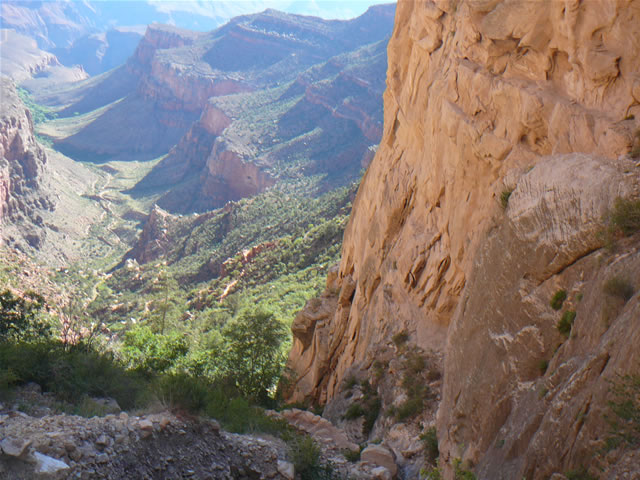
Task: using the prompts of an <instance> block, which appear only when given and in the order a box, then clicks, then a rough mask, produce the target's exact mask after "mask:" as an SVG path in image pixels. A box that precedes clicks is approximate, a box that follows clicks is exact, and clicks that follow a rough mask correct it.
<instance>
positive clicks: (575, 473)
mask: <svg viewBox="0 0 640 480" xmlns="http://www.w3.org/2000/svg"><path fill="white" fill-rule="evenodd" d="M564 476H565V477H567V480H598V477H595V476H593V475H591V474H590V473H589V471H588V470H587V469H586V468H585V467H581V468H579V469H577V470H569V471H568V472H565V474H564Z"/></svg>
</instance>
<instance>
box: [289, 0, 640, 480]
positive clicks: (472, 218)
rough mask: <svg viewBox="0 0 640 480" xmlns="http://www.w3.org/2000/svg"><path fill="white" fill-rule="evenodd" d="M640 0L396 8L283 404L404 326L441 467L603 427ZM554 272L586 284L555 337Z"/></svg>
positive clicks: (484, 473)
mask: <svg viewBox="0 0 640 480" xmlns="http://www.w3.org/2000/svg"><path fill="white" fill-rule="evenodd" d="M639 7H640V5H639V4H638V2H635V1H631V2H629V1H622V0H621V1H610V2H571V1H567V2H549V3H548V4H547V7H546V8H540V6H539V4H538V3H536V2H527V1H518V0H515V1H497V0H496V1H466V2H454V1H447V0H445V1H425V2H409V1H406V2H404V1H400V2H399V3H398V7H397V14H396V25H395V30H394V34H393V36H392V39H391V41H390V43H389V47H388V54H389V70H388V74H387V91H386V93H385V96H384V103H385V105H384V108H385V112H384V118H385V123H384V133H383V138H382V141H381V144H380V147H379V149H378V152H377V154H376V156H375V158H374V160H373V161H372V163H371V165H370V167H369V169H368V170H367V172H366V174H365V177H364V179H363V181H362V184H361V186H360V190H359V193H358V196H357V198H356V201H355V202H354V207H353V215H352V218H351V221H350V223H349V226H348V228H347V231H346V233H345V238H344V245H343V251H342V260H341V263H340V267H339V271H338V273H337V275H336V276H330V278H329V280H328V288H327V290H326V291H325V293H324V294H323V296H322V297H321V298H320V302H318V301H314V302H311V303H310V304H309V306H308V307H307V310H305V311H304V312H302V313H301V314H300V315H299V316H298V318H297V319H296V321H295V322H294V325H293V332H294V344H293V349H292V352H291V356H290V361H289V367H290V368H292V369H293V370H294V371H295V374H296V383H295V385H294V388H293V390H292V391H291V392H290V398H291V399H292V400H296V401H305V400H306V401H310V402H317V403H321V404H323V403H326V402H330V401H331V400H332V398H334V397H335V396H336V394H337V393H338V392H339V391H340V389H341V388H342V385H343V380H344V378H345V376H346V375H347V372H349V371H353V370H354V369H359V370H365V371H366V370H369V371H371V369H372V365H373V363H374V361H375V360H376V357H377V355H378V354H379V352H380V351H382V350H384V349H385V348H387V347H388V346H389V344H390V343H391V339H392V337H393V335H394V334H397V333H399V332H406V334H407V335H408V339H409V342H412V343H415V344H416V345H417V346H419V347H420V348H423V349H425V350H429V349H431V350H434V351H436V352H440V353H442V354H443V355H444V357H445V372H444V385H443V399H442V402H441V404H440V409H439V415H438V438H439V440H440V443H441V449H440V453H441V459H442V463H443V466H444V467H445V477H446V478H451V475H452V470H451V468H452V465H453V462H454V460H455V459H457V458H459V459H461V460H463V461H464V460H468V464H469V465H473V466H476V472H477V473H479V475H480V476H479V478H492V479H494V478H521V477H522V476H523V475H524V476H526V478H527V479H529V478H535V479H537V478H548V475H550V474H551V473H553V472H565V471H569V470H572V469H578V468H580V467H581V465H583V464H584V462H585V461H586V459H587V458H588V457H587V452H588V451H591V450H589V448H591V447H593V442H594V441H596V440H597V439H598V438H600V439H602V438H603V437H602V436H603V435H604V433H605V432H606V422H605V421H604V420H603V418H602V415H601V414H602V412H603V409H604V408H605V407H606V400H605V397H606V392H607V390H606V388H605V387H604V386H605V385H606V384H607V382H606V379H607V378H612V377H611V376H615V375H616V374H618V373H621V374H624V373H628V372H631V371H633V369H634V368H635V369H636V371H637V362H636V365H635V366H634V365H633V362H634V359H633V355H631V354H630V350H629V349H630V348H632V345H633V343H632V342H633V340H632V338H633V336H634V335H635V333H633V332H635V330H634V328H635V327H634V328H631V327H630V326H629V325H627V327H628V328H629V330H627V331H626V332H627V335H628V337H627V336H626V335H623V334H622V330H624V328H625V327H623V326H622V325H623V324H625V323H624V322H625V320H624V319H625V318H627V317H626V316H627V315H631V316H632V315H633V312H634V311H635V310H634V309H635V308H636V307H634V305H635V303H634V302H635V301H636V300H634V299H632V300H631V301H630V302H628V303H627V304H626V307H624V309H623V310H621V311H620V313H619V315H618V314H616V315H613V316H612V317H611V318H612V320H611V322H612V323H611V325H614V324H615V325H616V326H617V325H621V326H620V327H619V328H620V329H621V330H620V331H618V330H617V328H611V329H604V327H602V325H601V323H602V322H601V320H599V318H598V315H597V314H596V313H594V309H596V305H598V302H599V301H604V300H603V298H604V297H603V294H602V284H603V282H604V281H605V280H606V278H607V276H608V275H609V276H610V275H612V274H613V273H612V270H608V269H613V265H614V264H615V265H618V266H617V267H616V268H623V265H624V268H627V269H628V270H629V272H630V275H631V276H632V278H633V275H636V277H635V278H637V270H636V266H635V263H634V262H636V260H634V258H636V257H635V255H636V254H635V253H634V252H635V251H636V250H635V248H636V247H635V246H633V245H630V246H628V248H630V250H629V252H630V253H627V254H625V259H626V260H624V262H628V263H624V262H622V263H620V262H618V261H617V260H616V259H615V258H614V259H611V258H609V257H606V254H605V253H603V252H602V251H601V247H602V246H603V241H602V239H601V238H599V237H598V236H597V231H598V229H600V228H601V227H602V215H603V214H604V213H605V212H606V211H607V209H608V208H610V207H611V206H612V205H613V202H614V200H615V198H616V197H617V196H633V195H636V194H638V178H639V177H640V169H639V167H638V166H637V163H636V162H637V161H634V160H632V159H631V158H630V156H628V153H629V152H630V150H631V149H632V147H633V145H634V135H635V134H636V132H637V131H638V129H639V128H640V121H639V120H638V118H640V101H639V98H638V93H637V91H638V88H640V87H639V85H640V83H639V82H640V77H639V76H638V72H639V71H640V56H639V55H638V45H639V43H638V38H639V36H640V31H639V30H638V24H637V18H638V17H637V16H638V13H639ZM504 207H506V208H504ZM600 255H605V256H604V257H602V258H603V259H602V260H597V261H596V260H594V259H597V258H598V257H599V256H600ZM594 262H595V263H594ZM598 262H601V263H600V264H598ZM633 272H636V273H633ZM569 278H571V280H570V281H569ZM580 282H583V283H580ZM561 287H565V288H567V291H570V290H571V288H575V289H576V292H577V291H578V290H581V289H583V288H584V289H588V292H590V293H587V290H585V291H584V297H585V299H587V297H590V298H589V300H588V301H587V302H585V303H582V304H580V305H579V306H577V307H576V308H577V317H576V326H575V329H576V330H575V334H576V336H577V339H575V340H574V338H573V334H572V337H571V339H570V340H568V341H566V342H564V343H563V341H562V336H561V335H560V334H559V333H558V330H557V328H556V326H555V323H556V322H557V321H558V320H559V319H558V318H556V317H555V316H553V315H552V312H551V311H550V308H549V307H548V302H549V298H550V297H551V295H553V293H554V289H559V288H561ZM589 302H593V303H589ZM587 304H589V306H587ZM319 312H321V314H320V313H319ZM625 312H626V313H625ZM613 318H616V320H613ZM599 323H600V325H599V326H598V327H597V328H596V325H598V324H599ZM583 329H584V330H583ZM580 332H582V334H581V333H580ZM616 332H617V333H616ZM583 336H584V337H585V338H584V339H583ZM587 339H588V340H587ZM614 344H615V345H616V346H615V347H614ZM559 345H561V346H560V348H559V349H558V350H557V352H555V353H554V351H555V350H554V349H555V348H556V347H558V346H559ZM608 358H610V360H608V362H607V361H605V359H608ZM625 358H626V359H627V360H626V363H625V360H623V359H625ZM597 359H600V360H597ZM541 361H549V365H550V367H549V372H550V373H548V374H546V375H547V376H545V377H544V381H551V380H550V379H551V378H553V380H552V381H551V382H552V384H553V387H551V384H550V385H549V386H546V387H541V388H546V389H547V392H548V393H547V394H546V395H545V396H543V398H544V400H543V401H542V400H539V399H538V397H537V395H539V394H538V393H535V389H536V388H537V385H538V382H541V380H540V379H539V377H540V371H539V369H538V367H537V366H536V365H538V364H539V363H540V362H541ZM612 361H613V363H612ZM594 362H595V363H594ZM598 362H600V363H598ZM605 367H606V368H605ZM560 372H562V373H560ZM614 372H615V373H614ZM547 377H548V378H547ZM578 378H582V380H580V381H578ZM532 392H533V393H532ZM525 397H526V399H525ZM533 397H535V399H534V398H533ZM544 402H547V403H544ZM580 408H582V409H583V410H580ZM585 408H586V410H585ZM534 412H537V413H535V414H534ZM561 412H562V413H561ZM580 412H583V413H584V415H582V414H580V415H578V414H579V413H580ZM585 412H586V413H585ZM572 413H573V414H575V415H578V416H579V417H580V418H579V419H577V420H575V418H576V417H575V416H572V415H571V414H572ZM585 415H586V416H587V417H588V418H589V420H588V421H586V420H584V416H585ZM528 416H531V417H532V418H528ZM534 417H535V421H534ZM569 417H571V419H574V420H572V421H570V418H569ZM525 419H526V421H525ZM558 422H560V423H561V425H562V427H561V428H558ZM554 425H555V426H554ZM583 425H588V428H583ZM554 428H555V429H556V430H555V431H554ZM568 431H571V432H573V433H572V434H571V435H574V436H575V437H574V438H575V439H576V441H575V442H573V443H572V442H571V441H567V442H566V445H565V446H561V445H559V442H560V438H564V437H562V435H567V434H568V433H567V432H568ZM518 439H520V440H518ZM545 442H547V443H546V444H545ZM553 442H557V443H555V444H554V443H553ZM495 445H500V447H501V449H499V447H496V446H495ZM588 447H589V448H588ZM498 449H499V450H498ZM546 454H548V456H547V457H545V455H546ZM543 457H545V458H544V460H543ZM501 465H505V468H504V472H505V473H504V474H502V473H500V472H502V471H503V470H500V468H501V467H500V466H501ZM587 466H588V465H587ZM606 468H608V469H609V471H612V470H611V468H613V467H611V465H609V466H608V467H606ZM500 475H504V476H502V477H501V476H500ZM545 475H546V476H545Z"/></svg>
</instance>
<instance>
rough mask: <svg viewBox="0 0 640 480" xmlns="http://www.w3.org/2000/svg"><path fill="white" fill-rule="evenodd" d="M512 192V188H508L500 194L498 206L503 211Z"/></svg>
mask: <svg viewBox="0 0 640 480" xmlns="http://www.w3.org/2000/svg"><path fill="white" fill-rule="evenodd" d="M513 190H514V189H513V188H508V189H506V190H503V191H502V192H501V193H500V206H501V207H502V208H503V209H505V210H506V209H507V207H508V206H509V199H510V198H511V194H512V193H513Z"/></svg>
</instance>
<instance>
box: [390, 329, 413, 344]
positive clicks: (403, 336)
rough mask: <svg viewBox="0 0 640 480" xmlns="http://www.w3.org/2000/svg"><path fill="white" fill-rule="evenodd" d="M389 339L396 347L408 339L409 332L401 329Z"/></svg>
mask: <svg viewBox="0 0 640 480" xmlns="http://www.w3.org/2000/svg"><path fill="white" fill-rule="evenodd" d="M391 341H392V342H393V344H394V345H395V346H396V347H398V348H400V347H402V346H403V345H405V344H406V343H407V342H408V341H409V333H408V332H407V331H406V330H402V331H401V332H398V333H396V334H395V335H394V336H393V337H391Z"/></svg>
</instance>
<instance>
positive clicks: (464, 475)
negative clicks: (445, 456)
mask: <svg viewBox="0 0 640 480" xmlns="http://www.w3.org/2000/svg"><path fill="white" fill-rule="evenodd" d="M453 474H454V478H455V480H476V475H475V474H474V473H473V472H472V471H471V470H469V468H468V466H467V464H466V462H463V461H462V460H461V459H459V458H454V459H453Z"/></svg>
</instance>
